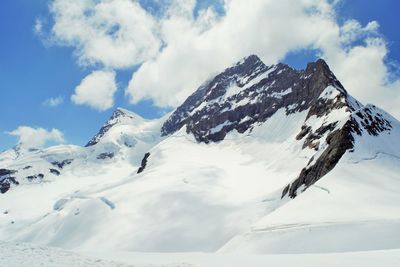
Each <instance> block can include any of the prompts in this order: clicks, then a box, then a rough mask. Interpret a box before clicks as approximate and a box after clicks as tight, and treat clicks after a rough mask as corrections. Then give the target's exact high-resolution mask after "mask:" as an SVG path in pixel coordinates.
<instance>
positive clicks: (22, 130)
mask: <svg viewBox="0 0 400 267" xmlns="http://www.w3.org/2000/svg"><path fill="white" fill-rule="evenodd" d="M8 134H9V135H12V136H16V137H18V143H19V144H20V145H21V146H23V147H28V148H31V147H35V148H37V147H42V146H44V145H45V144H46V143H48V142H55V143H63V142H64V141H65V140H64V135H63V133H62V132H61V131H60V130H58V129H52V130H50V131H49V130H46V129H43V128H32V127H29V126H20V127H18V128H17V129H15V130H13V131H11V132H8Z"/></svg>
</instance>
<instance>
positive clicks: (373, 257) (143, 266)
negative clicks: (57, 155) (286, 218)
mask: <svg viewBox="0 0 400 267" xmlns="http://www.w3.org/2000/svg"><path fill="white" fill-rule="evenodd" d="M0 251H1V257H0V266H7V267H23V266H30V267H36V266H52V267H64V266H65V267H70V266H109V267H113V266H120V267H125V266H137V267H161V266H164V267H165V266H167V267H189V266H201V267H217V266H218V267H225V266H229V267H235V266H251V267H258V266H260V267H261V266H278V267H279V266H285V267H286V266H297V267H302V266H307V267H313V266H316V267H317V266H318V267H320V266H352V267H357V266H381V267H386V266H388V267H389V266H399V265H400V250H386V251H369V252H349V253H331V254H280V255H240V254H235V255H233V254H221V253H215V254H211V253H210V254H207V253H130V252H126V253H122V252H119V253H111V252H108V253H102V254H101V255H100V254H93V253H82V252H70V251H66V250H61V249H58V248H50V247H40V246H34V245H30V244H26V243H2V242H0Z"/></svg>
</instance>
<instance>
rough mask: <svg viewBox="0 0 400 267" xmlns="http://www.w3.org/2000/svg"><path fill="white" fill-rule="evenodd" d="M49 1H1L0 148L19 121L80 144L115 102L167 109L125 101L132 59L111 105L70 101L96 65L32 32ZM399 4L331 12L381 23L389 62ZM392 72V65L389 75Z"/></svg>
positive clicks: (305, 54)
mask: <svg viewBox="0 0 400 267" xmlns="http://www.w3.org/2000/svg"><path fill="white" fill-rule="evenodd" d="M48 4H49V1H48V0H35V1H30V0H3V1H1V2H0V35H1V42H0V93H1V95H0V97H1V105H0V150H4V149H8V148H10V147H12V146H14V145H15V144H16V142H17V139H16V137H15V136H10V135H9V134H7V132H10V131H13V130H14V129H16V128H18V127H19V126H21V125H26V126H30V127H43V128H46V129H52V128H57V129H59V130H61V131H62V132H63V133H64V136H65V139H66V142H68V143H72V144H78V145H83V144H85V143H86V142H87V141H88V140H89V139H90V138H91V136H92V135H93V134H95V133H96V132H97V130H98V129H99V127H100V126H101V125H102V124H103V123H104V121H105V120H106V119H107V118H108V117H109V116H110V114H111V113H112V112H113V109H114V108H115V107H124V108H127V109H129V110H132V111H134V112H136V113H138V114H139V115H141V116H143V117H145V118H156V117H159V116H160V115H162V114H164V113H165V112H166V111H168V110H170V109H171V108H168V107H165V106H164V107H162V108H158V107H155V106H154V105H153V103H152V101H151V100H142V101H140V102H138V103H136V104H132V103H130V102H129V99H128V98H127V97H126V96H125V92H124V89H125V88H126V87H127V86H128V83H129V81H130V79H131V76H132V73H133V72H135V71H136V70H137V69H138V68H139V67H140V65H135V64H133V66H130V67H125V68H116V69H115V72H116V80H117V84H118V88H119V89H118V91H117V92H116V95H115V101H114V108H110V109H107V110H105V111H98V110H95V109H93V108H91V107H88V106H86V105H76V104H75V103H72V102H71V100H70V97H71V95H72V94H73V93H74V89H75V88H76V87H77V86H78V85H79V84H80V82H81V81H82V79H83V78H85V76H87V75H88V74H90V73H91V72H92V71H93V70H95V67H94V66H82V65H80V64H78V63H77V57H76V47H73V46H65V45H56V44H51V45H48V44H46V43H45V42H43V40H41V38H40V37H39V36H38V35H37V34H35V33H34V26H35V21H36V20H37V19H38V18H40V19H42V20H44V21H46V22H49V23H50V24H51V21H52V20H53V18H52V14H51V13H50V12H49V8H48ZM142 5H143V6H144V8H145V9H147V10H151V12H153V13H154V14H155V15H157V14H156V13H157V8H159V7H158V6H157V5H154V3H153V2H152V1H142ZM210 5H213V6H214V7H215V10H216V13H217V14H218V15H219V16H224V10H223V8H222V6H221V5H220V4H219V3H218V2H213V1H211V0H207V1H198V3H197V5H196V9H195V10H194V12H195V13H196V12H199V11H201V10H203V9H205V8H207V7H209V6H210ZM398 10H400V2H399V1H396V0H370V1H363V0H351V1H350V0H344V1H341V3H339V4H338V5H337V7H336V15H337V21H338V22H339V23H344V22H345V21H346V20H349V19H356V20H357V21H359V22H360V23H361V24H362V25H366V24H368V23H369V22H370V21H374V20H376V21H377V22H378V23H379V25H380V27H379V34H380V36H382V38H384V39H385V40H386V42H387V48H388V49H389V53H388V54H387V56H386V57H385V62H386V64H387V66H391V65H392V63H397V62H398V60H399V59H400V32H399V30H398V25H400V19H399V16H398ZM151 12H150V13H151ZM244 19H245V18H244ZM318 53H319V52H318V50H314V49H300V50H298V51H294V52H290V53H288V54H287V56H286V57H285V59H284V61H285V62H286V63H288V64H290V65H292V66H295V67H297V68H303V67H304V66H305V64H306V62H308V61H311V60H314V59H315V58H316V57H317V54H318ZM395 74H396V71H395V70H394V71H393V72H392V73H391V75H395ZM160 86H161V85H160ZM195 89H196V88H192V89H190V90H191V91H193V90H195ZM54 97H62V99H63V103H61V104H60V105H58V106H56V107H50V106H48V105H45V104H44V101H45V100H46V99H49V98H54Z"/></svg>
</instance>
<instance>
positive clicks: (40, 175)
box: [26, 173, 44, 182]
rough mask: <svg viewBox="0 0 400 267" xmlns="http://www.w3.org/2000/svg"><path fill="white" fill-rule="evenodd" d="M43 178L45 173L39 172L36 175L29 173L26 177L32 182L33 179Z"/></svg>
mask: <svg viewBox="0 0 400 267" xmlns="http://www.w3.org/2000/svg"><path fill="white" fill-rule="evenodd" d="M43 178H44V174H43V173H39V174H36V175H29V176H27V177H26V179H27V180H28V181H30V182H32V181H33V180H36V179H40V180H42V179H43Z"/></svg>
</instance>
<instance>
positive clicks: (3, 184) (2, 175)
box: [0, 169, 19, 194]
mask: <svg viewBox="0 0 400 267" xmlns="http://www.w3.org/2000/svg"><path fill="white" fill-rule="evenodd" d="M15 173H17V171H15V170H7V169H0V193H2V194H4V193H6V192H7V191H8V190H10V188H11V185H12V184H14V185H18V184H19V183H18V181H16V180H15V177H13V176H12V175H13V174H15Z"/></svg>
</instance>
